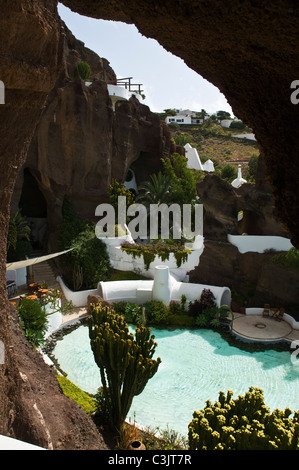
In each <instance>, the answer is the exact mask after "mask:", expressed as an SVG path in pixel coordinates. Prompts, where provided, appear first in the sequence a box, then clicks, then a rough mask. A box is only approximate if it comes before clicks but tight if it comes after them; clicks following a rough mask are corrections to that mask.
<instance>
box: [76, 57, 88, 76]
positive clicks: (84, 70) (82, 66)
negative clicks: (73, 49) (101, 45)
mask: <svg viewBox="0 0 299 470" xmlns="http://www.w3.org/2000/svg"><path fill="white" fill-rule="evenodd" d="M77 71H78V74H79V76H80V77H81V78H82V80H88V78H89V77H90V72H91V71H90V67H89V65H88V64H87V63H86V62H83V60H80V61H79V62H78V63H77Z"/></svg>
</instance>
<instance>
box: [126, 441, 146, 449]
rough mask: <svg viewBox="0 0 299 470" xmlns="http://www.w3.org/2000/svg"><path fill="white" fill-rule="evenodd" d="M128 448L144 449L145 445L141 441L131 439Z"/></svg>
mask: <svg viewBox="0 0 299 470" xmlns="http://www.w3.org/2000/svg"><path fill="white" fill-rule="evenodd" d="M128 450H146V449H145V445H144V444H142V442H141V441H133V442H131V444H130V445H129V447H128Z"/></svg>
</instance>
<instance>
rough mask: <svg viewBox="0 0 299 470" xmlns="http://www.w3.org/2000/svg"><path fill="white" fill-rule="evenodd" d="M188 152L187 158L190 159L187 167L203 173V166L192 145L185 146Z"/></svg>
mask: <svg viewBox="0 0 299 470" xmlns="http://www.w3.org/2000/svg"><path fill="white" fill-rule="evenodd" d="M184 148H185V151H186V158H187V159H188V163H187V167H188V168H192V169H194V170H199V171H203V165H202V163H201V161H200V158H199V155H198V152H197V150H196V149H195V148H193V147H192V146H191V145H190V144H186V145H185V146H184Z"/></svg>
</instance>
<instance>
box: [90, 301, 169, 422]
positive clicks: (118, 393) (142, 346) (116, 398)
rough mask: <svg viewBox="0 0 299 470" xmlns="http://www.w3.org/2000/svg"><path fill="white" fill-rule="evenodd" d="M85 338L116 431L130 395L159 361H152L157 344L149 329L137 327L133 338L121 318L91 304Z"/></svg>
mask: <svg viewBox="0 0 299 470" xmlns="http://www.w3.org/2000/svg"><path fill="white" fill-rule="evenodd" d="M91 313H92V316H91V318H90V320H89V338H90V343H91V348H92V351H93V354H94V358H95V362H96V364H97V365H98V367H99V369H100V374H101V381H102V386H103V394H104V397H105V401H106V405H107V408H108V410H109V416H110V419H111V422H112V424H113V425H114V426H115V427H116V429H118V430H119V429H120V428H121V425H122V424H123V422H124V421H125V419H126V416H127V414H128V412H129V409H130V407H131V404H132V401H133V398H134V396H136V395H139V394H140V393H141V392H142V391H143V390H144V388H145V386H146V384H147V382H148V380H149V379H150V378H151V377H153V375H154V374H155V373H156V372H157V370H158V367H159V364H160V362H161V359H160V358H159V357H158V358H157V359H156V360H154V359H153V355H154V353H155V349H156V346H157V343H155V341H154V338H155V337H154V335H152V336H150V333H151V330H150V329H149V328H146V327H144V326H142V325H138V326H137V328H136V332H135V339H134V336H133V335H132V334H131V333H129V328H128V325H127V323H126V322H125V320H124V317H123V316H122V315H118V314H117V313H116V312H115V311H114V310H112V309H110V308H109V307H102V306H101V305H97V306H95V305H91Z"/></svg>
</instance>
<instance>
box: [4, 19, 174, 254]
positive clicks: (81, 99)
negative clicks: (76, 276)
mask: <svg viewBox="0 0 299 470" xmlns="http://www.w3.org/2000/svg"><path fill="white" fill-rule="evenodd" d="M64 32H65V41H64V56H65V58H66V59H65V62H64V69H63V71H62V73H61V75H60V78H59V79H58V81H57V83H56V85H55V87H54V89H53V90H52V92H51V93H50V94H49V97H48V100H47V105H46V107H45V109H44V111H43V114H42V117H41V119H40V121H39V123H38V125H37V128H36V132H35V134H34V137H33V139H32V141H31V145H30V147H29V151H28V155H27V159H26V163H25V164H24V166H23V168H22V170H21V172H20V173H19V176H18V180H17V183H16V186H15V191H14V194H13V198H12V210H16V208H18V207H19V206H20V198H21V195H22V188H23V182H24V170H25V169H29V170H30V173H31V174H32V175H33V176H34V178H35V179H36V181H37V183H38V186H39V189H40V191H41V193H42V194H43V196H44V198H45V201H46V206H47V226H48V232H47V233H48V239H47V248H48V249H49V250H50V251H54V250H55V249H57V246H56V231H57V227H58V225H59V223H60V222H61V217H62V213H61V208H62V204H63V200H64V197H65V196H66V197H67V198H68V199H69V200H70V202H71V203H72V204H73V206H74V207H75V209H76V210H77V212H78V214H79V215H80V216H81V217H83V218H89V219H93V218H94V217H95V209H96V207H97V205H98V204H100V203H102V202H105V201H107V198H108V192H109V185H110V183H111V181H112V179H113V178H116V179H117V180H120V181H124V180H125V177H126V174H127V172H128V169H129V168H130V166H131V165H132V163H133V162H136V165H135V168H134V169H135V174H136V178H137V182H138V183H141V181H142V178H143V177H146V178H148V175H149V174H150V173H153V172H155V171H156V170H157V169H158V168H159V167H160V164H161V163H160V158H161V157H165V156H167V155H170V154H171V153H173V152H174V151H182V150H180V149H179V148H178V149H177V148H176V145H175V144H174V142H173V141H172V139H171V132H170V131H169V129H168V127H167V125H166V124H165V123H164V122H161V121H160V118H159V116H158V115H157V114H155V113H152V112H151V111H150V109H149V108H148V107H147V106H144V105H142V104H140V102H139V101H138V100H137V99H136V98H135V97H134V96H133V97H132V98H130V100H129V101H127V102H121V101H119V102H117V103H116V106H115V111H113V108H112V102H111V99H110V97H109V93H108V89H107V83H112V84H114V83H116V77H115V74H114V72H113V70H112V69H111V67H110V66H109V63H108V61H107V60H105V59H101V58H100V57H98V56H97V55H96V54H95V53H94V52H92V51H90V50H88V49H86V48H85V47H84V45H83V44H82V43H81V42H80V41H77V40H76V39H75V38H74V36H73V35H72V34H71V33H70V31H69V30H68V29H67V28H66V27H64ZM79 60H84V61H86V62H87V63H88V64H90V66H91V71H92V72H91V78H92V80H93V83H92V85H91V86H86V85H85V82H84V81H83V80H81V79H80V78H79V77H78V75H77V73H76V64H77V62H78V61H79ZM26 215H30V214H26Z"/></svg>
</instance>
